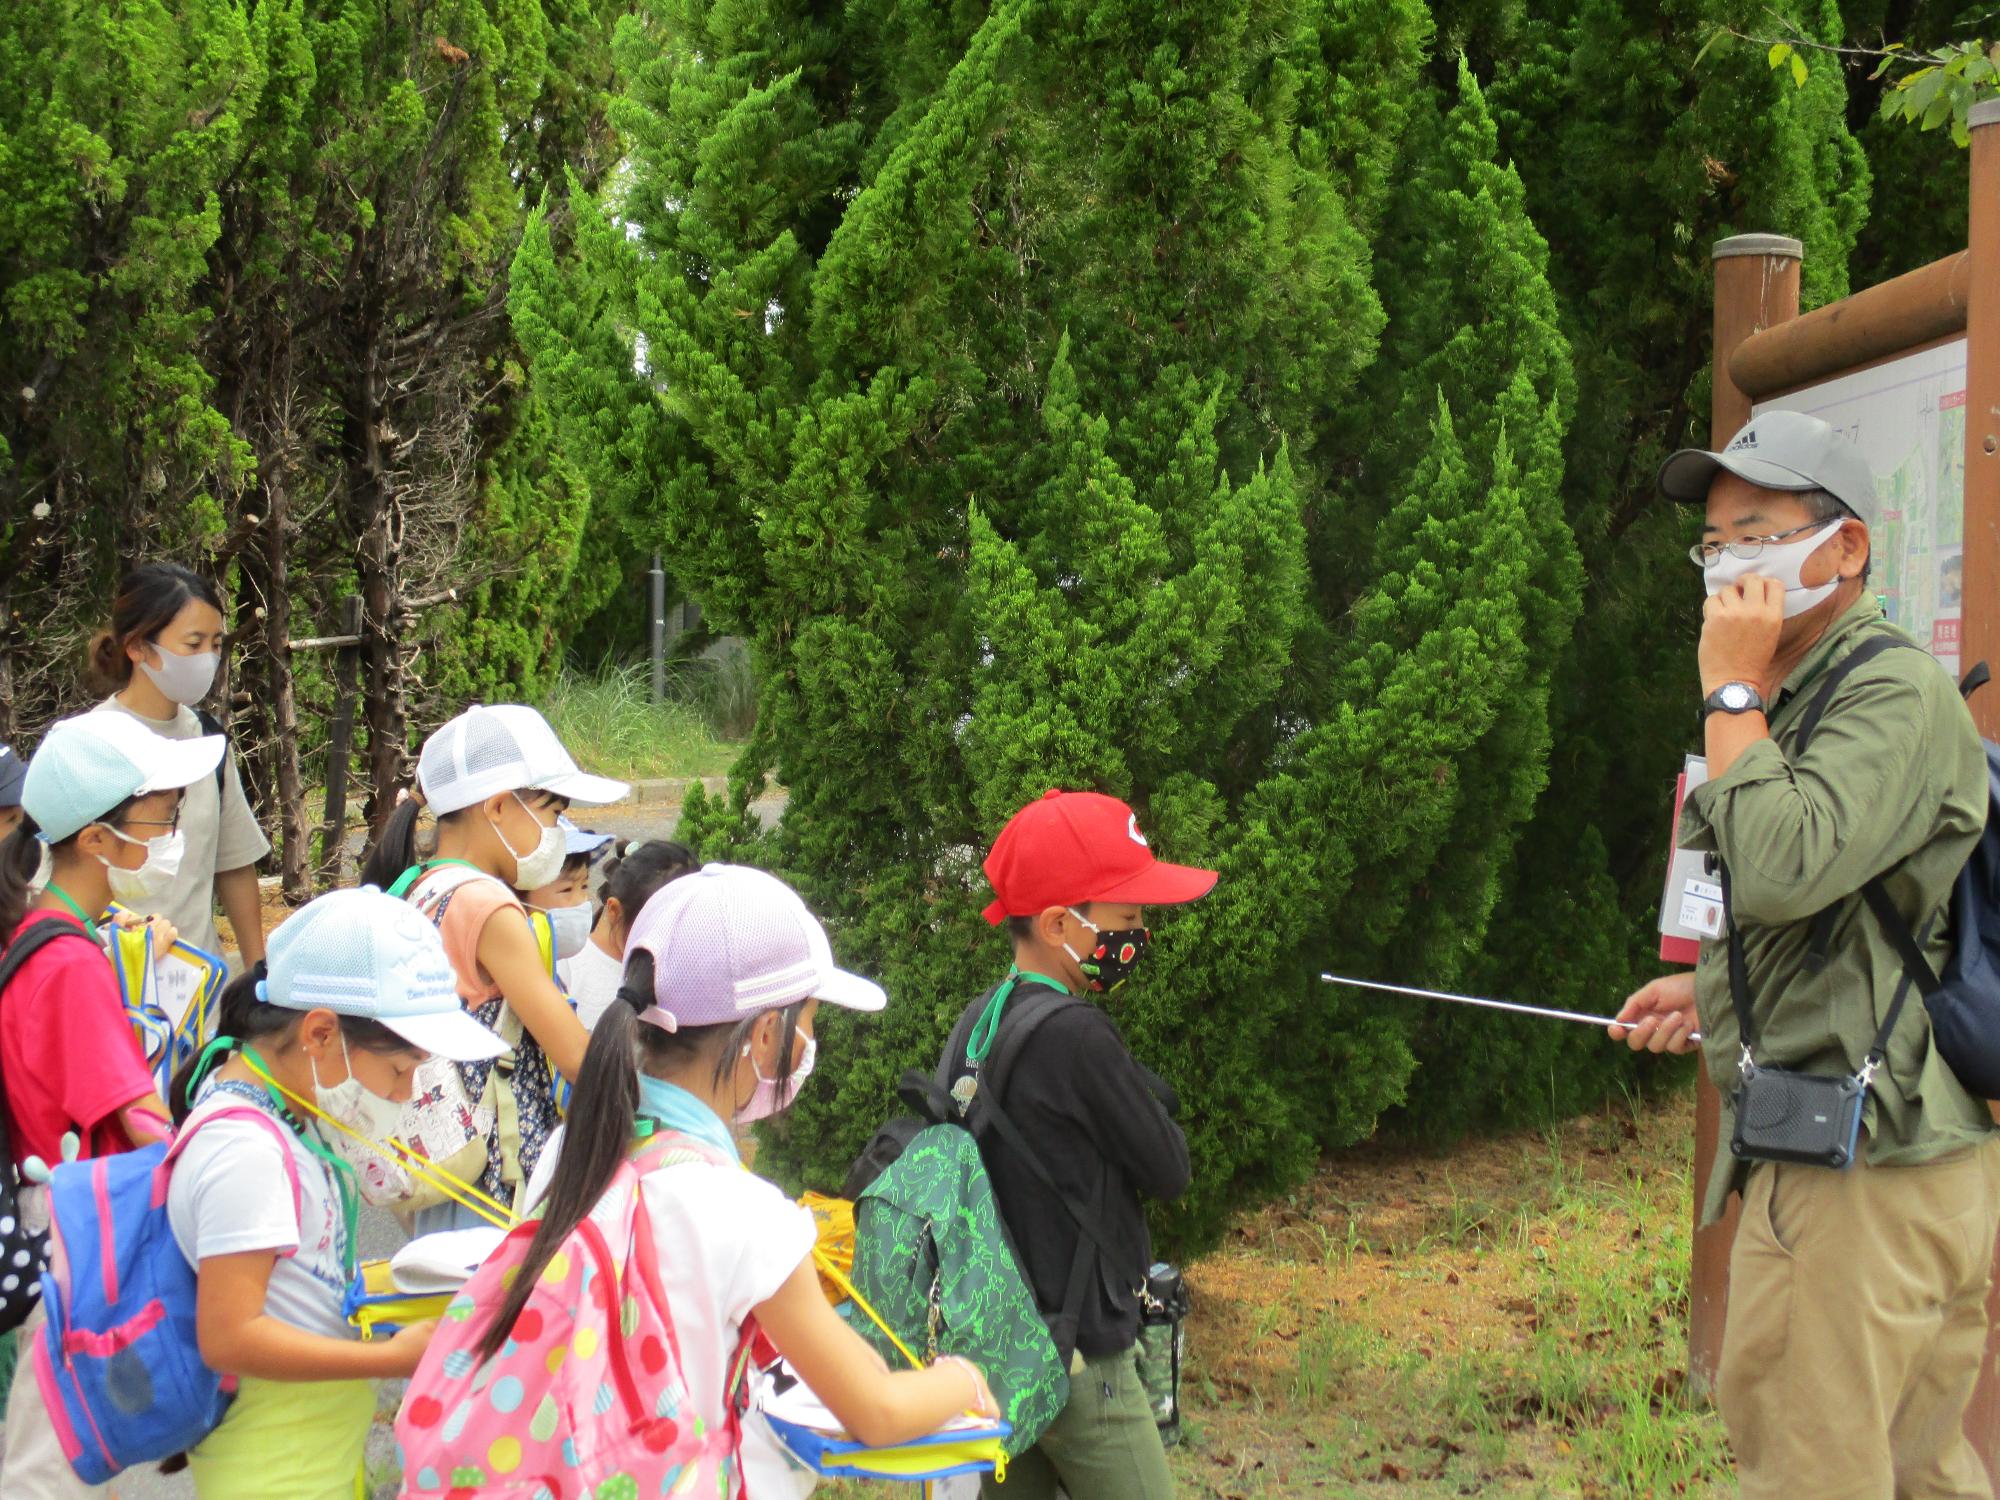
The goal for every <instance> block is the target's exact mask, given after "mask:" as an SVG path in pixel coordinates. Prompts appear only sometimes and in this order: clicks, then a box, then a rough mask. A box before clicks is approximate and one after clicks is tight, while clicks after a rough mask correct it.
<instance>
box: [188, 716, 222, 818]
mask: <svg viewBox="0 0 2000 1500" xmlns="http://www.w3.org/2000/svg"><path fill="white" fill-rule="evenodd" d="M194 717H195V722H196V723H198V724H200V725H201V732H202V733H203V734H219V735H221V736H222V759H221V760H219V761H217V762H216V763H215V800H216V802H217V803H218V805H219V804H220V803H221V801H222V776H223V772H224V771H225V770H227V769H228V766H229V731H228V730H227V729H224V728H223V727H222V720H220V719H218V718H216V716H215V715H214V714H212V713H210V712H209V711H208V710H207V709H205V708H197V709H196V710H195V711H194Z"/></svg>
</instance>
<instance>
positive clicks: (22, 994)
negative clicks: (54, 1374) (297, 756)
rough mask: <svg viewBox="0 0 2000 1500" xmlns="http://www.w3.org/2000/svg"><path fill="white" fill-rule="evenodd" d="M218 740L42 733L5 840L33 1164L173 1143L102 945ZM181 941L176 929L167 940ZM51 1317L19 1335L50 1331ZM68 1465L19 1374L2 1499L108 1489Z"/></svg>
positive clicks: (4, 883)
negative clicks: (72, 1150) (69, 1154)
mask: <svg viewBox="0 0 2000 1500" xmlns="http://www.w3.org/2000/svg"><path fill="white" fill-rule="evenodd" d="M221 757H222V741H221V740H220V739H216V738H209V739H200V740H182V741H167V740H163V739H161V738H160V737H159V736H157V735H155V734H151V733H149V732H148V731H147V730H146V729H144V728H142V727H141V726H140V725H139V724H138V723H136V722H135V721H133V720H131V719H128V718H126V717H125V716H123V715H120V714H102V713H90V714H81V715H79V716H77V717H76V718H73V719H64V720H62V721H61V722H60V723H58V724H55V725H54V726H52V727H51V728H50V729H49V731H48V733H47V734H46V735H44V736H43V737H42V743H41V746H40V747H39V748H38V749H37V750H36V751H35V754H34V758H33V759H32V760H30V761H29V762H28V768H27V773H26V775H25V776H24V777H23V779H22V782H21V790H20V800H21V811H22V816H21V820H20V822H19V823H18V824H17V825H16V826H15V828H14V830H13V831H12V832H11V833H9V834H8V835H7V837H6V840H5V841H4V842H0V942H4V943H5V947H4V948H3V949H0V974H4V975H6V978H5V981H4V984H0V1094H4V1099H0V1108H4V1110H5V1114H6V1123H7V1140H8V1145H9V1146H10V1148H11V1149H12V1151H13V1154H14V1158H15V1162H16V1164H17V1165H19V1164H20V1163H22V1162H25V1161H26V1160H27V1159H28V1158H29V1157H37V1158H39V1159H40V1160H41V1161H43V1162H44V1163H46V1164H50V1165H53V1164H54V1163H56V1162H59V1161H61V1160H62V1157H63V1138H64V1137H65V1136H66V1135H73V1136H74V1137H75V1138H76V1141H77V1151H78V1154H79V1155H81V1156H86V1157H88V1156H103V1155H107V1154H109V1153H112V1152H116V1151H124V1150H128V1149H130V1148H131V1147H132V1146H135V1145H139V1144H143V1143H144V1142H147V1141H151V1140H156V1139H159V1138H161V1137H163V1136H164V1135H165V1134H166V1106H165V1104H163V1103H162V1102H161V1100H160V1098H159V1095H158V1094H157V1093H156V1092H155V1090H154V1086H153V1075H152V1071H151V1070H150V1069H149V1068H148V1067H147V1065H146V1058H145V1055H144V1053H143V1052H142V1051H141V1050H140V1047H139V1041H138V1038H137V1037H136V1036H135V1035H134V1034H133V1031H132V1026H131V1023H130V1022H129V1021H128V1020H127V1019H126V1016H125V1004H124V1001H123V1000H122V999H120V997H119V994H118V981H117V979H116V978H115V977H114V975H113V974H112V970H111V963H110V960H109V959H108V958H107V957H106V956H105V952H104V949H103V948H101V947H100V946H99V945H98V923H99V922H100V920H101V919H102V917H103V913H104V910H105V908H106V907H107V906H108V905H109V904H110V903H111V901H112V899H113V898H114V897H117V898H119V899H121V900H123V899H125V898H127V897H131V896H134V895H137V894H140V893H142V892H144V891H146V890H149V889H152V888H154V886H155V885H156V883H157V881H158V879H159V877H160V872H161V870H162V869H163V868H164V867H166V866H167V865H168V864H170V862H171V851H172V850H173V848H174V846H175V842H176V840H177V838H178V835H177V834H176V832H175V831H174V830H175V824H176V822H177V821H178V818H179V815H180V800H181V789H182V788H183V787H186V786H187V785H189V784H190V783H192V782H195V781H199V780H201V779H202V778H204V777H209V776H213V775H214V773H215V767H216V764H217V762H218V761H219V760H220V759H221ZM163 935H166V936H170V933H167V934H163ZM21 1209H22V1217H23V1219H24V1220H26V1221H27V1223H28V1225H29V1227H30V1228H34V1229H42V1228H46V1227H47V1219H48V1199H47V1196H46V1194H45V1192H44V1191H43V1190H42V1189H41V1188H40V1187H38V1186H33V1185H30V1186H27V1187H25V1188H24V1189H23V1191H22V1195H21ZM42 1321H43V1317H42V1310H41V1309H40V1307H37V1308H36V1309H35V1310H34V1311H33V1312H31V1313H30V1314H29V1315H28V1321H27V1322H26V1323H24V1324H22V1326H21V1342H22V1345H23V1346H24V1347H25V1346H26V1345H27V1343H28V1341H29V1340H31V1339H33V1338H34V1337H36V1336H37V1334H38V1333H39V1332H40V1329H41V1325H42ZM100 1493H102V1490H101V1489H99V1488H97V1487H93V1486H89V1485H85V1484H83V1483H82V1482H81V1481H80V1480H78V1479H77V1477H76V1475H75V1473H74V1472H73V1471H72V1470H71V1469H70V1467H69V1463H68V1461H67V1460H66V1459H64V1457H63V1454H62V1449H61V1447H60V1446H59V1445H58V1443H57V1441H56V1437H55V1427H54V1424H53V1423H52V1422H50V1420H49V1417H48V1413H47V1411H46V1410H45V1409H44V1407H43V1405H42V1397H41V1389H40V1386H39V1385H38V1383H37V1382H36V1381H35V1380H34V1378H33V1377H32V1376H31V1375H28V1376H24V1378H21V1379H17V1380H15V1382H14V1384H13V1389H12V1392H11V1394H10V1396H9V1399H8V1404H7V1430H6V1444H5V1450H4V1452H3V1453H0V1495H5V1496H6V1497H7V1500H44V1497H70V1496H77V1495H94V1494H100Z"/></svg>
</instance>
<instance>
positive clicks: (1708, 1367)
mask: <svg viewBox="0 0 2000 1500" xmlns="http://www.w3.org/2000/svg"><path fill="white" fill-rule="evenodd" d="M1713 254H1714V263H1715V325H1714V327H1715V348H1714V363H1713V366H1712V368H1713V370H1714V376H1713V389H1712V392H1711V395H1710V399H1709V425H1708V443H1709V446H1710V447H1711V448H1716V449H1719V448H1721V447H1722V446H1723V445H1724V444H1725V443H1727V442H1728V441H1729V440H1730V439H1731V438H1732V437H1734V436H1735V435H1736V433H1737V431H1738V429H1740V428H1741V427H1742V426H1743V424H1744V423H1745V422H1747V421H1749V420H1750V397H1749V396H1748V394H1746V393H1745V392H1744V391H1743V390H1742V388H1741V387H1739V386H1738V385H1737V384H1736V382H1735V380H1734V379H1733V378H1732V377H1731V375H1730V373H1729V357H1730V356H1731V355H1732V354H1734V353H1735V352H1736V346H1737V345H1739V344H1741V343H1742V342H1743V341H1744V340H1745V339H1747V338H1749V337H1750V336H1751V335H1752V334H1754V333H1758V332H1760V331H1762V330H1763V329H1766V328H1769V327H1771V326H1772V325H1773V324H1777V323H1783V322H1785V321H1787V320H1788V319H1791V318H1796V317H1797V316H1798V315H1799V263H1800V261H1801V260H1802V259H1803V257H1804V255H1805V247H1804V246H1803V245H1801V244H1800V243H1799V242H1798V241H1797V240H1794V239H1787V238H1785V237H1784V236H1783V235H1777V234H1739V235H1737V236H1735V237H1734V238H1732V239H1726V240H1722V241H1720V242H1718V243H1717V244H1716V246H1715V249H1714V252H1713ZM1695 1088H1696V1094H1695V1116H1694V1213H1695V1231H1694V1271H1693V1274H1692V1276H1691V1277H1690V1278H1689V1281H1688V1389H1689V1391H1690V1392H1691V1393H1692V1394H1693V1395H1694V1396H1695V1397H1696V1398H1697V1399H1706V1398H1707V1397H1708V1396H1709V1395H1711V1394H1712V1393H1713V1391H1714V1389H1715V1372H1716V1367H1717V1365H1718V1364H1719V1363H1720V1361H1721V1359H1722V1324H1723V1318H1724V1315H1725V1314H1726V1312H1727V1311H1728V1307H1729V1246H1730V1242H1731V1241H1732V1240H1734V1239H1735V1237H1736V1205H1735V1203H1734V1202H1733V1201H1732V1202H1731V1204H1730V1208H1729V1213H1728V1216H1727V1217H1725V1218H1724V1219H1723V1220H1722V1221H1721V1222H1720V1223H1718V1224H1712V1225H1710V1226H1709V1227H1708V1228H1706V1229H1704V1228H1702V1227H1701V1204H1702V1199H1703V1198H1704V1197H1705V1196H1706V1194H1707V1192H1708V1175H1709V1167H1710V1165H1711V1164H1712V1163H1713V1162H1714V1160H1715V1151H1716V1146H1717V1145H1718V1143H1719V1142H1720V1140H1721V1134H1722V1097H1721V1095H1719V1094H1717V1093H1716V1091H1715V1085H1714V1083H1712V1082H1711V1081H1710V1080H1709V1076H1708V1066H1707V1064H1706V1063H1704V1064H1702V1067H1701V1074H1700V1078H1699V1080H1698V1081H1697V1083H1696V1085H1695Z"/></svg>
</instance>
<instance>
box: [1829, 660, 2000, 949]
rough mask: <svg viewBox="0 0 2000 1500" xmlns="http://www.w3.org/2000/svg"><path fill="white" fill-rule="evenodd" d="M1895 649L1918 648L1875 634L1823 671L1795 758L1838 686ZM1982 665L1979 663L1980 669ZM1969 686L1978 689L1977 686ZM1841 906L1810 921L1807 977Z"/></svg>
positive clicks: (1835, 905) (1974, 672)
mask: <svg viewBox="0 0 2000 1500" xmlns="http://www.w3.org/2000/svg"><path fill="white" fill-rule="evenodd" d="M1899 648H1900V649H1904V650H1910V651H1916V650H1920V649H1922V648H1920V647H1918V646H1917V645H1915V644H1914V643H1913V642H1910V641H1905V640H1900V639H1898V638H1897V637H1896V636H1893V635H1888V634H1884V633H1880V632H1878V633H1876V634H1874V635H1871V636H1869V637H1868V639H1867V640H1865V641H1863V642H1862V643H1861V644H1860V645H1858V646H1856V647H1855V648H1854V649H1853V650H1852V651H1850V652H1848V653H1847V655H1846V656H1844V657H1842V658H1841V659H1840V661H1839V662H1838V663H1837V664H1835V665H1834V666H1833V667H1832V668H1831V669H1830V670H1829V671H1828V672H1827V674H1826V677H1825V679H1824V680H1823V681H1822V682H1821V683H1820V686H1819V691H1818V692H1817V693H1815V694H1813V700H1812V702H1811V703H1809V704H1807V705H1806V711H1805V712H1804V713H1803V714H1801V715H1800V716H1799V734H1798V738H1797V740H1795V741H1794V742H1793V746H1792V754H1793V755H1795V756H1796V755H1804V754H1805V753H1806V746H1808V745H1809V744H1811V743H1812V737H1813V735H1814V734H1815V733H1816V732H1817V731H1818V729H1819V721H1820V720H1821V719H1823V718H1825V717H1826V711H1827V709H1828V707H1829V706H1831V704H1832V703H1833V695H1834V694H1835V693H1837V692H1839V691H1840V685H1841V684H1842V683H1843V682H1845V681H1847V679H1848V677H1849V676H1850V675H1851V674H1852V673H1854V672H1855V671H1856V670H1857V669H1859V668H1860V667H1862V666H1865V665H1866V664H1867V663H1869V662H1871V661H1873V660H1874V659H1875V658H1876V657H1878V656H1880V655H1881V654H1882V653H1883V652H1884V651H1895V650H1897V649H1899ZM1984 665H1985V663H1984V662H1982V663H1980V666H1981V667H1983V666H1984ZM1978 673H1979V667H1975V668H1973V670H1972V671H1971V672H1970V673H1968V674H1967V677H1966V680H1967V681H1968V682H1971V681H1972V679H1973V678H1974V677H1976V676H1977V675H1978ZM1972 685H1973V687H1977V686H1978V684H1977V683H1973V684H1972ZM1965 691H1970V689H1965ZM1841 905H1842V903H1841V902H1839V901H1835V902H1833V903H1831V904H1830V905H1828V906H1827V907H1825V908H1824V909H1822V910H1821V911H1820V913H1819V914H1818V915H1817V916H1815V917H1814V918H1813V925H1812V931H1811V933H1810V934H1809V935H1808V937H1807V939H1806V959H1805V966H1806V972H1807V973H1808V974H1817V973H1819V972H1821V971H1822V970H1823V969H1825V968H1826V961H1827V955H1828V953H1829V951H1830V949H1831V948H1832V945H1833V929H1834V927H1835V925H1836V924H1837V923H1838V922H1839V920H1840V909H1841Z"/></svg>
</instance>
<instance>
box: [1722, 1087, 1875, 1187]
mask: <svg viewBox="0 0 2000 1500" xmlns="http://www.w3.org/2000/svg"><path fill="white" fill-rule="evenodd" d="M1741 1077H1742V1083H1741V1084H1740V1086H1739V1087H1738V1088H1737V1090H1736V1098H1735V1100H1734V1104H1735V1113H1736V1132H1735V1134H1734V1135H1733V1136H1731V1137H1730V1141H1729V1149H1730V1150H1731V1151H1732V1152H1734V1153H1735V1154H1736V1155H1737V1156H1738V1157H1740V1158H1742V1159H1743V1160H1745V1161H1792V1162H1803V1163H1804V1164H1806V1165H1807V1166H1814V1167H1844V1166H1846V1165H1847V1164H1848V1163H1849V1162H1851V1161H1853V1160H1854V1147H1855V1143H1856V1141H1857V1140H1858V1139H1859V1137H1860V1133H1861V1105H1862V1102H1863V1101H1864V1100H1865V1099H1867V1097H1868V1089H1867V1086H1866V1085H1864V1084H1863V1083H1862V1082H1861V1080H1860V1079H1859V1078H1856V1077H1853V1076H1851V1075H1850V1076H1847V1077H1840V1078H1820V1077H1815V1076H1814V1075H1812V1074H1809V1073H1792V1072H1787V1071H1786V1070H1785V1069H1783V1068H1760V1067H1758V1066H1756V1065H1755V1064H1754V1063H1745V1064H1744V1066H1743V1072H1742V1075H1741Z"/></svg>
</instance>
